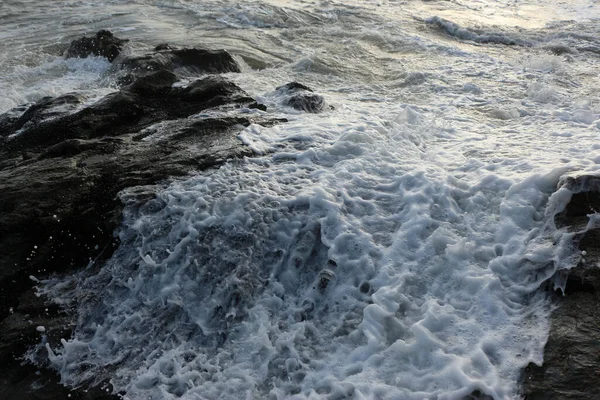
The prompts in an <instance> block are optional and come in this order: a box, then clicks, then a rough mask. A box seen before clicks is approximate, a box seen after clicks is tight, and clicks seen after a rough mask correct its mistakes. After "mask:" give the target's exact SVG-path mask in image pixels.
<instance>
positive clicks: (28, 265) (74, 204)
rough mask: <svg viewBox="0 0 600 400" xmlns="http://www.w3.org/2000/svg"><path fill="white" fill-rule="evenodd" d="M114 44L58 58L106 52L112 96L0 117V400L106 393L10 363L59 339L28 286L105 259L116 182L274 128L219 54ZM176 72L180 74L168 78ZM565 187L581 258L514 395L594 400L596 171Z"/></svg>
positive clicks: (182, 170)
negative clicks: (133, 49) (592, 221)
mask: <svg viewBox="0 0 600 400" xmlns="http://www.w3.org/2000/svg"><path fill="white" fill-rule="evenodd" d="M127 42H128V41H127V40H126V39H120V38H117V37H115V36H114V35H113V34H112V33H111V32H109V31H106V30H102V31H99V32H98V33H96V34H95V35H94V36H91V37H85V38H81V39H78V40H75V41H73V42H72V43H71V45H70V46H69V48H68V50H67V51H66V53H65V56H66V57H87V56H88V55H90V54H93V55H96V56H101V57H106V58H107V59H108V60H109V61H111V62H112V63H113V68H112V71H111V73H112V74H114V77H115V80H116V82H118V84H119V90H118V91H116V92H114V93H111V94H109V95H107V96H105V97H104V98H102V99H101V100H99V101H97V102H94V103H93V104H91V105H86V101H85V99H83V98H82V97H80V96H79V95H77V94H66V95H62V96H59V97H55V98H44V99H41V100H40V101H38V102H37V103H35V104H33V105H31V106H29V107H23V108H22V109H20V110H13V111H11V112H9V113H7V114H4V115H0V320H1V321H2V322H1V323H0V338H2V339H1V340H0V388H1V391H2V393H3V395H4V396H6V398H10V399H57V398H61V399H62V398H67V397H68V398H71V399H116V398H119V396H118V395H115V394H111V388H110V386H109V385H106V386H100V387H96V388H78V389H71V388H66V387H64V386H62V385H61V384H60V383H59V377H58V376H57V375H56V374H55V373H54V372H53V371H52V370H50V369H46V370H44V369H40V368H38V367H34V366H33V365H32V364H29V363H27V362H26V361H25V360H23V358H22V357H23V354H24V353H25V351H26V350H27V349H28V348H29V347H30V346H32V345H35V344H39V343H40V342H41V341H48V342H50V343H56V342H58V341H59V340H60V338H62V337H67V336H69V335H70V331H71V327H72V323H73V322H72V318H73V316H72V315H70V314H69V312H68V310H64V309H61V308H60V307H59V306H57V305H52V304H46V302H45V301H44V299H43V298H40V297H37V296H36V294H35V289H34V286H35V284H36V280H37V279H38V278H43V277H45V276H48V275H50V274H52V273H68V272H70V271H76V270H77V269H78V268H82V267H84V266H86V265H88V266H89V267H93V266H100V265H101V263H102V261H103V260H106V259H107V258H109V257H110V256H111V255H112V253H113V251H114V249H115V248H116V247H117V246H118V245H119V243H118V239H117V238H116V237H115V236H114V235H113V233H114V232H115V230H116V229H117V228H118V227H119V224H120V220H121V212H122V209H123V204H122V202H121V200H120V198H119V196H118V194H119V193H120V192H121V191H122V190H124V189H127V188H137V190H135V195H134V196H133V197H130V199H133V200H134V201H139V202H142V201H146V200H148V199H151V198H152V197H153V195H154V188H155V187H156V186H153V185H161V184H162V183H163V182H165V181H166V180H168V179H172V178H175V177H182V176H186V175H188V174H190V173H191V172H193V171H201V170H205V169H207V168H213V167H217V166H219V165H220V164H222V163H224V162H226V161H227V160H231V159H234V158H240V157H244V156H250V155H252V151H251V150H250V149H249V148H248V147H246V146H244V145H243V144H242V143H241V141H240V140H239V139H237V134H238V133H239V132H240V131H241V130H242V129H244V128H245V127H247V126H249V125H250V124H259V125H262V126H271V125H274V124H279V123H284V122H285V120H281V119H276V118H273V117H270V116H269V114H268V113H265V112H264V111H265V110H266V107H265V106H264V105H263V104H259V103H258V102H257V101H256V100H255V99H253V98H252V97H251V96H249V95H248V94H247V93H246V92H244V90H243V89H242V88H240V87H239V86H237V85H236V84H234V83H232V82H230V81H228V80H227V79H225V78H223V77H222V76H221V75H220V74H221V73H231V72H234V73H235V72H239V71H240V70H241V69H240V66H239V64H238V63H237V62H236V60H235V58H234V57H233V56H232V55H231V54H229V53H228V52H227V51H225V50H212V49H203V48H184V49H178V48H174V47H172V46H169V45H167V44H163V45H159V46H157V47H156V48H154V49H153V50H152V51H149V52H148V53H147V54H144V55H141V56H139V55H137V56H131V55H124V54H123V49H124V47H125V46H126V44H127ZM183 77H185V78H186V79H187V80H189V79H190V77H194V79H193V81H192V82H191V83H189V84H187V85H185V86H184V85H178V84H177V83H178V82H180V81H181V79H182V78H183ZM276 90H277V92H278V93H279V94H280V95H281V98H282V99H283V101H284V104H285V105H287V106H289V107H293V108H296V109H298V110H301V111H305V112H321V111H323V110H325V109H326V105H325V102H324V99H323V97H322V96H321V95H319V94H317V93H314V92H313V91H312V90H311V89H310V88H309V87H307V86H304V85H302V84H299V83H296V82H292V83H288V84H285V85H282V86H280V87H278V88H277V89H276ZM207 111H210V113H206V112H207ZM201 112H202V113H203V114H202V115H203V116H201V117H198V116H197V115H198V114H199V113H201ZM208 115H209V116H208ZM566 184H567V185H571V186H570V188H572V189H573V192H574V195H573V197H572V199H571V202H570V203H569V205H568V207H567V209H566V210H565V211H564V212H563V213H562V214H560V215H559V216H557V224H559V225H560V226H564V227H570V228H569V229H570V230H571V231H573V232H580V231H581V232H583V233H581V234H578V235H576V236H575V240H576V243H577V244H578V246H579V249H580V250H581V251H582V252H584V253H582V254H585V256H584V258H585V262H584V261H582V262H581V263H580V265H578V266H577V268H575V269H573V270H572V271H569V277H568V279H567V285H566V290H565V293H564V296H563V294H562V293H555V292H553V293H552V294H551V296H553V301H554V302H555V304H556V305H557V309H556V311H555V312H554V314H553V316H552V329H551V332H550V338H549V340H548V343H547V345H546V352H545V356H544V360H545V361H544V365H542V366H541V367H539V366H535V365H530V366H529V367H528V368H527V370H526V371H525V373H524V378H523V379H524V381H523V386H522V387H523V395H524V396H525V398H527V399H528V400H534V399H535V400H537V399H590V398H594V395H595V393H596V392H597V388H598V384H597V380H598V378H600V368H599V367H598V361H599V359H600V358H599V357H600V315H599V314H598V310H599V309H600V295H599V293H600V290H599V289H600V268H598V265H599V264H598V263H599V262H600V247H599V246H598V243H600V242H599V240H600V230H599V229H597V228H596V229H583V228H584V227H585V226H587V224H588V219H589V217H588V215H589V214H595V213H596V210H600V178H596V177H589V176H582V177H577V178H576V179H572V180H571V181H568V182H567V183H566ZM545 290H550V289H545ZM472 397H475V398H487V397H486V396H485V395H483V394H481V393H479V392H476V393H473V394H472V396H471V398H472Z"/></svg>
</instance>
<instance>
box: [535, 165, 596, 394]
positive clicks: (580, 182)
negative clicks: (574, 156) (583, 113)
mask: <svg viewBox="0 0 600 400" xmlns="http://www.w3.org/2000/svg"><path fill="white" fill-rule="evenodd" d="M564 186H565V187H566V188H568V189H569V190H571V191H572V192H573V196H572V197H571V200H570V202H569V204H568V205H567V207H566V209H565V210H564V211H563V212H562V213H561V214H559V215H557V216H556V223H557V225H558V226H563V227H568V229H569V230H570V231H572V232H581V233H578V234H576V235H575V237H574V244H575V245H577V246H578V248H579V250H580V251H581V260H580V262H579V264H578V265H577V266H576V267H575V268H572V269H571V270H569V271H559V273H560V274H563V276H562V279H563V280H566V285H565V291H564V294H563V293H562V292H553V293H552V296H553V301H554V303H555V304H556V306H557V308H556V310H555V311H554V312H553V313H552V317H551V328H550V334H549V338H548V342H547V343H546V347H545V348H544V363H543V365H541V366H537V365H534V364H530V365H529V366H528V367H527V370H526V371H525V376H524V382H523V392H524V395H525V398H526V399H527V400H559V399H560V400H570V399H572V400H575V399H577V400H583V399H593V398H596V397H597V395H598V391H599V390H600V389H599V388H600V375H599V371H600V367H599V360H600V359H599V356H600V268H599V265H600V228H591V229H590V228H589V227H588V226H587V225H588V221H589V219H590V218H595V217H596V216H597V215H598V212H599V211H600V177H597V176H589V175H585V176H580V177H577V178H569V179H567V180H566V181H565V182H564ZM586 227H587V228H586Z"/></svg>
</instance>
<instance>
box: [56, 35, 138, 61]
mask: <svg viewBox="0 0 600 400" xmlns="http://www.w3.org/2000/svg"><path fill="white" fill-rule="evenodd" d="M127 42H129V40H128V39H119V38H118V37H116V36H114V35H113V34H112V32H110V31H107V30H105V29H103V30H101V31H98V32H97V33H96V34H95V35H94V36H85V37H82V38H80V39H77V40H73V41H72V42H71V44H70V45H69V48H68V49H67V51H66V52H65V57H67V58H74V57H79V58H85V57H87V56H89V55H90V54H93V55H95V56H100V57H106V58H108V61H110V62H112V61H113V60H114V59H115V58H117V57H118V56H119V54H121V51H122V50H123V46H124V45H125V43H127Z"/></svg>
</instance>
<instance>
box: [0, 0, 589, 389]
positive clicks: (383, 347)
mask: <svg viewBox="0 0 600 400" xmlns="http://www.w3.org/2000/svg"><path fill="white" fill-rule="evenodd" d="M377 3H378V4H379V6H378V7H376V6H375V3H370V2H360V3H358V2H344V3H343V4H342V3H336V2H321V3H319V4H318V5H315V4H310V5H309V4H304V3H298V2H285V1H275V0H274V1H271V2H268V4H267V2H257V3H256V4H255V3H252V4H244V5H238V4H237V3H236V4H234V3H232V2H206V3H194V4H190V3H189V2H179V1H175V2H173V1H170V2H166V3H164V4H163V3H160V4H159V7H160V9H161V10H168V11H165V13H164V14H165V15H168V17H164V18H165V19H160V20H158V19H157V20H156V24H155V25H156V30H155V31H152V30H144V29H141V28H140V29H137V30H136V31H135V34H136V35H139V36H140V37H142V38H145V39H147V40H148V38H149V36H156V32H164V31H166V30H167V29H166V28H165V26H167V27H168V26H169V24H168V23H166V22H165V21H171V20H169V19H168V18H172V21H171V24H172V26H173V29H174V30H175V31H177V32H179V31H178V29H181V28H180V27H179V25H177V24H175V23H174V22H173V21H180V20H184V21H190V20H192V21H193V23H190V24H188V25H185V26H186V29H188V30H189V31H188V30H186V31H185V35H186V36H185V37H184V36H183V33H181V36H180V40H181V41H184V42H185V40H186V38H189V37H191V36H192V33H193V34H198V37H202V38H203V40H206V42H207V43H209V44H214V43H220V46H226V47H228V48H231V49H232V51H233V52H234V53H237V54H239V55H242V56H244V57H246V58H245V59H250V58H251V59H252V60H254V65H261V69H260V70H253V69H251V68H250V67H249V66H246V67H247V68H244V72H243V73H241V74H228V75H227V77H228V78H229V79H232V80H234V81H235V82H236V83H238V84H239V85H240V86H241V87H242V88H243V89H244V90H246V91H248V92H249V94H251V95H252V96H255V97H256V98H257V99H258V100H259V101H260V102H261V103H263V104H266V105H267V106H268V109H267V113H269V114H270V115H272V116H276V117H285V118H287V119H288V120H289V122H287V123H285V124H281V125H278V126H274V127H270V128H264V127H261V126H258V125H251V126H249V127H248V128H246V129H245V130H244V131H243V132H241V134H240V136H239V137H240V140H242V141H243V142H244V143H245V144H246V145H248V146H249V147H251V148H252V149H253V150H254V151H255V152H256V156H255V157H254V158H248V159H245V160H238V161H232V162H230V163H228V164H226V165H224V166H223V167H221V168H219V169H218V170H213V171H206V172H203V173H201V174H197V175H195V176H191V177H189V179H186V180H181V181H177V182H173V183H171V184H170V185H168V186H166V187H164V188H162V189H161V190H160V191H159V192H158V193H157V196H156V198H155V199H152V200H150V201H148V202H146V203H144V204H138V203H137V200H135V199H136V196H135V195H134V194H132V192H131V191H129V192H127V191H126V192H124V193H122V199H123V201H124V202H125V203H126V205H127V207H126V208H125V212H124V222H123V226H122V228H121V229H120V231H119V235H120V239H121V242H122V245H121V247H120V248H119V249H118V250H117V251H116V253H115V254H114V256H113V257H112V259H111V260H109V261H108V262H107V264H106V265H105V266H103V267H102V268H101V269H100V270H99V271H96V270H95V269H94V268H89V269H87V270H85V271H83V272H81V273H79V274H78V275H75V276H71V277H53V278H50V279H45V280H44V281H43V283H42V284H40V286H39V288H40V291H41V292H42V293H44V294H46V295H48V296H49V297H50V298H52V299H53V300H54V301H57V302H59V303H61V304H64V305H65V306H71V307H72V308H74V309H77V314H78V321H77V326H76V329H75V332H74V334H73V337H71V338H65V339H64V340H63V341H62V343H61V344H60V345H58V344H52V345H48V352H49V354H50V361H51V363H52V365H53V366H54V367H55V368H56V369H57V370H58V371H59V372H60V374H61V377H62V380H63V383H65V384H67V385H72V386H78V385H82V384H85V383H90V382H92V383H94V382H95V383H100V382H105V381H106V380H110V382H111V383H112V385H113V388H114V391H115V392H122V393H125V398H128V399H148V398H155V399H171V398H173V399H174V398H180V397H183V398H186V399H194V398H201V399H216V398H220V399H239V398H271V399H287V398H295V399H304V398H352V397H353V398H357V399H359V398H365V399H375V398H394V399H397V398H400V399H419V400H421V399H424V398H426V399H435V398H437V399H462V398H463V397H465V396H467V395H469V394H470V393H472V392H474V391H476V390H478V391H479V392H482V393H484V394H487V395H489V396H492V397H493V398H494V399H510V398H518V393H517V385H518V381H519V378H520V372H521V371H522V369H523V368H524V367H525V366H526V365H527V364H528V363H529V362H534V363H538V364H539V363H541V362H542V350H543V346H544V344H545V341H546V338H547V332H548V315H549V313H550V309H549V304H548V302H547V299H546V298H545V296H544V294H543V293H542V292H541V291H539V290H538V288H539V287H540V285H542V284H544V283H545V282H548V281H551V282H553V283H554V284H555V285H556V286H557V287H561V286H562V285H564V282H560V281H559V280H557V278H556V276H557V275H555V272H556V271H557V270H560V269H568V268H571V267H572V266H574V265H576V263H577V261H578V254H577V253H576V252H574V249H573V248H572V246H571V241H570V239H571V237H572V234H569V233H566V232H565V231H564V230H561V229H557V228H556V226H555V225H554V215H555V214H556V213H558V212H560V211H561V210H562V209H563V208H564V206H565V205H566V204H567V203H568V201H569V199H570V194H571V193H572V190H571V189H567V188H564V187H563V188H561V189H559V190H556V188H557V185H558V184H559V182H560V181H561V177H562V176H564V175H566V174H570V173H572V172H573V171H588V172H597V170H598V165H599V160H600V153H599V147H598V146H597V145H596V144H595V143H596V139H597V134H598V132H597V130H598V129H599V127H600V118H599V114H600V109H599V108H598V106H597V104H598V102H597V100H598V97H597V93H598V91H597V90H596V87H595V86H594V85H597V84H596V83H595V74H593V73H592V71H595V68H596V67H597V65H596V64H597V61H596V59H595V58H593V57H590V54H591V50H590V51H579V50H577V49H578V48H588V49H591V48H592V47H593V46H595V45H596V44H597V43H596V41H595V40H596V39H594V32H596V31H595V30H594V29H596V28H595V27H594V25H593V24H591V23H590V24H584V23H581V24H579V25H578V24H577V23H573V25H569V24H571V23H568V24H567V23H564V24H562V25H560V26H558V28H557V29H555V30H552V27H548V30H547V31H544V30H526V29H523V30H521V29H513V28H507V27H506V26H505V27H502V26H500V27H494V28H493V29H492V28H489V26H488V27H485V26H484V27H474V26H471V25H469V19H460V21H459V20H457V21H453V20H451V18H452V15H446V13H441V14H442V15H443V18H441V17H435V15H438V14H437V13H432V12H429V11H431V10H430V8H428V7H430V6H429V5H427V6H425V5H422V4H420V3H419V4H420V5H416V2H408V3H406V4H403V5H402V7H399V6H398V5H397V4H396V3H395V2H377ZM413 3H414V4H413ZM463 3H464V2H463ZM467 3H468V5H471V6H472V7H476V8H477V7H479V8H481V7H483V6H484V5H488V6H489V8H486V13H490V12H492V11H494V10H495V11H497V12H498V15H507V11H506V10H504V9H501V10H500V9H498V8H497V7H496V6H494V5H492V4H490V3H489V2H485V4H483V3H482V2H478V4H475V3H474V2H466V3H465V4H467ZM480 3H481V4H480ZM461 4H462V3H461ZM461 4H458V3H456V4H454V3H453V4H452V5H449V7H454V8H456V7H463V5H461ZM482 4H483V5H482ZM532 4H534V2H529V3H528V4H527V5H528V6H532ZM139 6H140V7H142V6H141V5H139ZM434 6H435V5H432V6H431V7H434ZM144 7H150V6H148V5H144ZM494 7H496V8H494ZM498 7H499V6H498ZM424 9H425V10H428V11H427V13H424V12H423V10H424ZM451 11H453V12H454V11H456V10H454V9H453V10H451ZM463 11H464V10H463ZM471 11H472V10H471ZM471 13H472V12H471ZM148 15H152V13H149V14H148ZM463 15H464V14H463ZM486 15H488V16H489V15H491V14H486ZM115 18H116V17H115ZM148 18H153V17H150V16H149V17H148ZM155 18H158V17H155ZM161 18H163V17H161ZM519 18H521V16H518V18H517V19H519ZM153 21H154V20H153ZM424 21H429V22H430V24H432V23H435V24H438V25H439V27H441V28H443V29H444V30H445V31H446V32H447V33H452V34H453V35H454V36H450V37H446V36H444V35H439V32H437V33H436V32H435V30H432V29H431V28H430V26H429V27H428V25H427V24H424ZM471 22H472V21H471ZM148 24H149V23H148ZM130 25H132V22H130V21H121V22H120V23H119V25H118V26H130ZM240 32H241V33H240ZM470 35H472V36H470ZM442 36H443V37H442ZM507 38H508V39H507ZM505 39H506V40H505ZM508 40H512V41H515V43H517V42H518V44H520V46H506V45H507V44H510V43H508ZM490 42H491V43H490ZM549 43H550V44H552V46H555V47H554V50H555V51H554V54H553V53H552V52H551V51H550V50H548V49H547V47H546V46H547V45H548V44H549ZM556 43H559V44H560V45H561V46H562V45H564V46H566V47H567V48H568V49H571V51H570V52H567V53H566V55H564V54H563V55H561V54H557V53H560V51H558V47H556V46H558V44H556ZM186 44H188V43H186ZM257 49H259V50H257ZM248 57H250V58H248ZM567 57H570V58H567ZM52 62H57V63H65V62H66V61H52V60H51V61H50V63H52ZM76 62H79V63H84V64H85V63H86V62H87V63H89V62H95V61H94V60H91V59H86V60H77V61H76ZM250 64H252V61H249V62H248V65H250ZM41 65H46V64H44V63H42V64H41ZM82 65H83V64H82ZM43 68H46V67H43ZM83 69H84V70H85V68H83ZM97 71H98V72H100V73H101V69H98V70H97ZM92 75H93V74H92ZM15 76H16V75H15ZM61 76H62V77H63V78H64V76H68V73H67V74H66V75H64V74H63V75H61ZM94 76H96V75H94ZM63 78H61V79H63ZM85 79H92V80H93V79H95V78H92V77H87V78H85ZM85 79H84V80H85ZM292 80H296V81H299V82H302V83H305V84H308V85H309V86H311V87H312V88H313V89H315V90H316V91H317V92H319V93H322V94H323V95H324V96H325V98H326V101H327V104H329V105H331V106H333V109H328V110H327V111H326V112H324V113H322V114H316V115H315V114H310V115H307V114H304V113H300V112H297V111H293V110H291V109H289V108H286V107H283V106H282V102H281V99H280V98H279V97H278V94H277V92H276V91H275V88H276V87H277V86H279V85H281V84H284V83H286V82H289V81H292ZM40 82H42V84H43V83H44V82H45V81H44V80H43V79H42V80H41V81H40ZM102 82H104V81H102ZM103 84H104V83H100V84H98V86H99V87H100V86H102V85H103ZM36 85H38V83H35V85H31V88H34V89H35V88H37V87H38V86H39V85H38V86H36ZM57 86H58V87H60V90H63V88H64V89H65V90H67V89H69V86H68V85H66V86H63V82H62V81H61V82H59V83H57ZM29 87H30V86H28V85H26V84H23V88H17V89H15V93H16V94H15V96H21V95H23V93H26V92H27V90H29V89H28V88H29ZM75 88H78V87H77V85H73V86H71V87H70V89H69V90H73V89H75ZM31 90H32V91H36V93H37V89H35V90H33V89H31ZM15 98H16V97H15ZM25 100H27V99H25ZM28 101H31V100H28ZM17 102H21V100H18V101H16V100H15V103H17ZM0 108H1V107H0ZM241 111H242V112H244V111H246V112H248V110H241ZM254 112H258V111H254ZM195 118H203V115H197V116H195ZM152 129H153V130H154V131H153V132H155V133H154V134H155V135H163V134H164V135H168V134H169V132H168V130H169V124H168V123H165V124H159V125H157V126H153V127H152ZM153 137H154V136H149V137H148V140H153ZM573 138H577V140H573Z"/></svg>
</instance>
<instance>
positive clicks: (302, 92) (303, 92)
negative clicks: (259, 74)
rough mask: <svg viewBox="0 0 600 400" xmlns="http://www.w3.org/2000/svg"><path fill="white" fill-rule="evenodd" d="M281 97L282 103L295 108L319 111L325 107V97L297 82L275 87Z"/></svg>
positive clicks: (313, 111)
mask: <svg viewBox="0 0 600 400" xmlns="http://www.w3.org/2000/svg"><path fill="white" fill-rule="evenodd" d="M275 90H276V91H277V92H278V94H279V95H281V96H282V97H283V104H284V105H286V106H288V107H292V108H295V109H296V110H300V111H306V112H310V113H319V112H321V111H323V110H324V109H325V98H324V97H323V96H322V95H320V94H317V93H314V92H313V90H312V89H311V88H309V87H308V86H305V85H303V84H301V83H298V82H290V83H288V84H285V85H283V86H279V87H278V88H276V89H275Z"/></svg>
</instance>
